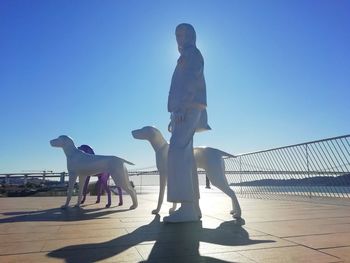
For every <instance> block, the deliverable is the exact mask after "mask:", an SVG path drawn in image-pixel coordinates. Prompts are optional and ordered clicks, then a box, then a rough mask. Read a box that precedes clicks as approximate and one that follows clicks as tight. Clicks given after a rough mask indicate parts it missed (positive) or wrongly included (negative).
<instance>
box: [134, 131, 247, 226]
mask: <svg viewBox="0 0 350 263" xmlns="http://www.w3.org/2000/svg"><path fill="white" fill-rule="evenodd" d="M132 136H133V137H134V138H135V139H139V140H147V141H149V142H150V143H151V145H152V147H153V149H154V151H155V153H156V165H157V169H158V172H159V186H160V190H159V196H158V205H157V208H156V209H154V210H153V211H152V214H158V213H159V211H160V208H161V206H162V203H163V198H164V191H165V186H166V181H167V177H168V176H167V158H168V149H169V144H168V142H167V141H166V140H165V139H164V137H163V135H162V134H161V132H160V131H159V130H158V129H157V128H155V127H152V126H145V127H143V128H142V129H139V130H134V131H132ZM193 151H194V157H195V160H196V164H197V168H202V169H204V170H205V172H206V175H207V177H208V179H209V181H210V182H211V183H212V184H213V185H214V186H216V187H217V188H219V189H220V190H221V191H222V192H224V193H225V194H226V195H228V196H229V197H230V198H231V200H232V210H231V211H230V213H231V214H232V215H233V217H234V218H237V219H239V218H241V208H240V205H239V203H238V200H237V197H236V194H235V192H234V191H233V190H232V189H231V188H230V186H229V185H228V182H227V178H226V176H225V163H224V160H223V157H235V156H234V155H232V154H229V153H226V152H223V151H221V150H218V149H215V148H210V147H195V148H194V149H193ZM175 209H176V203H173V207H172V208H170V210H169V213H170V214H171V213H172V212H174V211H175Z"/></svg>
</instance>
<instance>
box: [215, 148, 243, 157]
mask: <svg viewBox="0 0 350 263" xmlns="http://www.w3.org/2000/svg"><path fill="white" fill-rule="evenodd" d="M208 148H211V147H208ZM211 149H212V150H214V151H215V152H217V153H218V154H219V155H221V157H224V158H235V157H236V156H235V155H233V154H230V153H227V152H224V151H221V150H219V149H216V148H211Z"/></svg>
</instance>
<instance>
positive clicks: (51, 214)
mask: <svg viewBox="0 0 350 263" xmlns="http://www.w3.org/2000/svg"><path fill="white" fill-rule="evenodd" d="M129 210H130V209H120V210H112V209H110V208H108V209H101V208H94V209H82V208H79V207H68V208H66V209H61V208H52V209H46V210H33V211H19V212H5V213H1V215H3V216H6V217H5V218H1V219H0V224H1V223H16V222H39V221H40V222H42V221H45V222H47V221H81V220H91V219H98V218H105V217H106V216H108V215H111V214H114V213H119V212H125V211H129Z"/></svg>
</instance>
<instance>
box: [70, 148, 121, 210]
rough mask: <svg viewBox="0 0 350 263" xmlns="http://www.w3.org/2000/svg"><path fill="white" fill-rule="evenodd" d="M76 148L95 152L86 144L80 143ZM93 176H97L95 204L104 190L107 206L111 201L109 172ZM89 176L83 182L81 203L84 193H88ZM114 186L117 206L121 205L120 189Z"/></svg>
mask: <svg viewBox="0 0 350 263" xmlns="http://www.w3.org/2000/svg"><path fill="white" fill-rule="evenodd" d="M77 149H78V150H80V151H83V152H84V153H88V154H95V152H94V150H93V149H92V148H91V147H90V146H89V145H87V144H83V145H80V146H79V147H78V148H77ZM95 176H97V178H98V179H97V183H96V188H97V200H96V204H98V203H100V201H101V195H102V191H103V190H105V191H106V193H107V200H108V203H107V204H106V208H108V207H110V206H111V203H112V198H111V190H110V189H109V186H108V179H109V173H101V174H97V175H95ZM90 177H91V176H87V177H86V179H85V184H84V189H83V200H81V204H84V203H85V200H86V195H87V193H88V186H89V181H90ZM116 188H117V190H118V195H119V206H121V205H123V195H122V190H121V188H120V187H119V186H117V187H116Z"/></svg>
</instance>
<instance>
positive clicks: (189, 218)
mask: <svg viewBox="0 0 350 263" xmlns="http://www.w3.org/2000/svg"><path fill="white" fill-rule="evenodd" d="M196 221H199V217H198V214H197V212H196V209H195V208H194V206H193V203H190V202H186V203H181V207H180V208H179V209H178V210H177V211H175V212H174V213H172V214H171V215H170V216H166V217H164V218H163V222H165V223H184V222H196Z"/></svg>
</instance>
